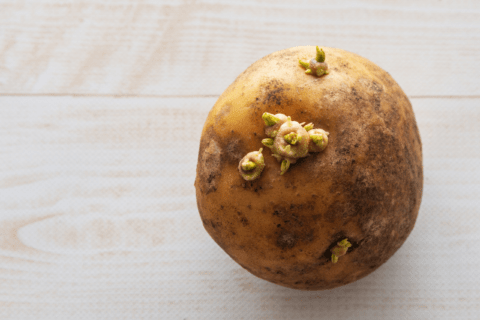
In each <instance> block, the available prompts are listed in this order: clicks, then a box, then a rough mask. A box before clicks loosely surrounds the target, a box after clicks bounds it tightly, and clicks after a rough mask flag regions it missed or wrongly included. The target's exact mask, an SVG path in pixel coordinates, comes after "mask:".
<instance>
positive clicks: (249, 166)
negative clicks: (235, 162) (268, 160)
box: [242, 161, 257, 171]
mask: <svg viewBox="0 0 480 320" xmlns="http://www.w3.org/2000/svg"><path fill="white" fill-rule="evenodd" d="M256 167H257V164H256V163H255V162H252V161H246V162H244V163H242V169H243V170H245V171H250V170H253V169H255V168H256Z"/></svg>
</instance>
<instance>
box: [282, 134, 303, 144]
mask: <svg viewBox="0 0 480 320" xmlns="http://www.w3.org/2000/svg"><path fill="white" fill-rule="evenodd" d="M283 139H285V141H287V142H288V143H290V144H292V145H296V144H297V142H299V141H302V137H301V136H300V135H298V134H296V133H295V132H290V133H289V134H286V135H284V136H283Z"/></svg>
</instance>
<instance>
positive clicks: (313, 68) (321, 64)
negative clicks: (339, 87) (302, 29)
mask: <svg viewBox="0 0 480 320" xmlns="http://www.w3.org/2000/svg"><path fill="white" fill-rule="evenodd" d="M316 50H317V55H316V57H315V59H312V60H310V62H305V61H302V60H298V62H299V63H300V65H301V66H302V67H303V68H305V73H306V74H315V75H316V76H318V77H321V76H323V75H324V74H329V71H328V66H327V64H326V63H325V51H323V49H320V48H319V47H318V46H317V47H316Z"/></svg>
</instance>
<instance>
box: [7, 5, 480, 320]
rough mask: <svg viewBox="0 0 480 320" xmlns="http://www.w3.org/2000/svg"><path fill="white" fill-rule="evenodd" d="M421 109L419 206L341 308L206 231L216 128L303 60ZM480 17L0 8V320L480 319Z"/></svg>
mask: <svg viewBox="0 0 480 320" xmlns="http://www.w3.org/2000/svg"><path fill="white" fill-rule="evenodd" d="M305 44H311V45H317V44H318V45H325V46H331V47H339V48H343V49H346V50H348V51H352V52H355V53H358V54H360V55H362V56H364V57H367V58H368V59H370V60H372V61H373V62H375V63H377V64H378V65H379V66H381V67H382V68H384V69H385V70H387V71H388V72H389V73H390V74H391V75H392V76H393V77H394V78H395V79H396V80H397V82H398V83H399V84H400V85H401V86H402V88H403V89H404V90H405V92H406V93H407V95H408V96H409V98H410V100H411V102H412V105H413V108H414V110H415V113H416V116H417V122H418V126H419V128H420V132H421V136H422V140H423V150H424V174H425V185H424V196H423V201H422V206H421V210H420V215H419V218H418V220H417V224H416V227H415V229H414V231H413V232H412V234H411V236H410V237H409V239H408V240H407V241H406V243H405V244H404V245H403V246H402V248H401V249H400V250H399V251H398V252H397V253H396V254H395V256H394V257H393V258H392V259H390V260H389V261H388V262H387V263H386V264H385V265H383V266H382V267H381V268H380V269H379V270H377V271H376V272H374V273H373V274H371V275H370V276H368V277H366V278H364V279H362V280H360V281H358V282H356V283H353V284H350V285H348V286H344V287H341V288H338V289H335V290H331V291H319V292H303V291H295V290H291V289H287V288H283V287H279V286H276V285H274V284H270V283H268V282H266V281H263V280H260V279H257V278H255V277H254V276H252V275H251V274H250V273H248V272H247V271H245V270H243V269H242V268H241V267H240V266H238V265H237V264H236V263H235V262H233V261H232V260H231V259H230V258H229V257H228V256H227V255H226V254H225V253H224V252H223V251H222V250H221V249H220V248H219V247H218V246H217V245H216V244H215V243H214V242H213V240H212V239H211V238H210V237H209V236H208V234H207V233H206V232H205V230H204V229H203V226H202V223H201V221H200V218H199V215H198V211H197V208H196V202H195V194H194V187H193V181H194V177H195V169H196V161H197V153H198V143H199V138H200V132H201V129H202V126H203V122H204V120H205V118H206V116H207V113H208V111H209V110H210V108H211V107H212V106H213V104H214V103H215V101H216V99H217V97H218V96H219V95H220V94H221V93H222V92H223V90H224V89H225V88H226V87H227V86H228V85H229V84H230V83H231V82H233V80H234V79H235V77H236V76H237V75H238V74H240V73H241V72H242V71H243V70H244V69H245V68H247V67H248V66H249V65H250V64H251V63H253V62H254V61H256V60H258V59H260V58H261V57H263V56H265V55H266V54H269V53H271V52H273V51H277V50H280V49H284V48H288V47H292V46H296V45H305ZM479 49H480V3H479V2H478V1H474V0H472V1H453V0H451V1H446V0H425V1H419V0H416V1H414V0H405V1H392V0H391V1H388V0H365V1H360V0H358V1H355V0H352V1H342V2H338V3H337V2H334V1H329V2H325V3H320V2H318V1H313V0H309V1H286V0H281V1H280V0H277V1H273V0H263V1H253V0H243V1H239V0H236V1H228V2H226V1H223V2H221V1H219V0H210V1H208V0H204V1H194V0H186V1H173V0H172V1H168V0H162V1H158V0H142V1H138V0H118V1H100V0H97V1H95V0H86V1H67V0H44V1H26V0H24V1H14V0H4V1H1V2H0V163H1V166H0V319H35V320H37V319H62V320H63V319H115V320H118V319H248V320H250V319H276V320H277V319H369V320H371V319H382V320H383V319H435V320H438V319H462V320H465V319H480V271H479V270H480V267H479V263H480V246H479V240H480V200H479V199H480V148H479V147H480V143H479V141H480V126H479V124H480V81H479V76H480V63H479V61H480V54H479Z"/></svg>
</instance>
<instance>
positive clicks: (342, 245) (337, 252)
mask: <svg viewBox="0 0 480 320" xmlns="http://www.w3.org/2000/svg"><path fill="white" fill-rule="evenodd" d="M351 246H352V244H351V243H350V242H348V239H347V238H345V239H343V240H342V241H340V242H337V245H336V246H335V247H333V249H332V250H331V251H332V263H337V262H338V258H339V257H341V256H344V255H345V254H346V253H347V250H348V248H350V247H351Z"/></svg>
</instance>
